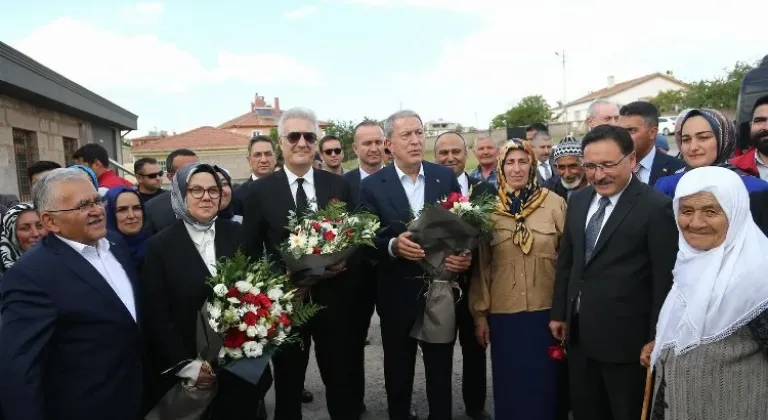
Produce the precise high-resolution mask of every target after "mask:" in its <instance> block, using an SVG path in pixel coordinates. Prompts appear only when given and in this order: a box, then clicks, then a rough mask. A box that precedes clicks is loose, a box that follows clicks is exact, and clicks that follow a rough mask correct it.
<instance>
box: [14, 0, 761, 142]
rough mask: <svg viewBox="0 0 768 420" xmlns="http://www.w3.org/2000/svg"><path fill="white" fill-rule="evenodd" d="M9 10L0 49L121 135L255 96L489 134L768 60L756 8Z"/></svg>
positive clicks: (429, 1) (428, 0) (34, 2)
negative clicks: (61, 85)
mask: <svg viewBox="0 0 768 420" xmlns="http://www.w3.org/2000/svg"><path fill="white" fill-rule="evenodd" d="M10 1H12V0H0V3H3V2H10ZM13 4H14V7H12V8H3V11H2V13H0V40H2V41H3V42H5V43H7V44H10V45H11V46H13V47H14V48H16V49H18V50H20V51H21V52H23V53H25V54H27V55H29V56H30V57H32V58H33V59H35V60H37V61H39V62H40V63H42V64H44V65H46V66H48V67H50V68H51V69H53V70H54V71H56V72H58V73H59V74H61V75H63V76H65V77H67V78H69V79H71V80H73V81H74V82H76V83H79V84H81V85H82V86H84V87H86V88H87V89H89V90H91V91H93V92H95V93H97V94H99V95H101V96H103V97H105V98H107V99H108V100H110V101H112V102H114V103H116V104H118V105H120V106H121V107H123V108H126V109H128V110H129V111H131V112H133V113H134V114H137V115H138V116H139V127H138V130H137V131H135V132H133V133H131V135H129V137H135V136H138V135H144V134H146V133H147V132H148V131H149V130H168V131H176V132H183V131H187V130H190V129H193V128H196V127H199V126H203V125H212V126H217V125H219V124H221V123H223V122H225V121H227V120H229V119H232V118H234V117H237V116H239V115H242V114H244V113H246V112H248V111H249V110H250V102H251V101H252V100H253V98H254V95H255V94H256V93H258V94H259V95H262V96H265V98H266V100H267V103H272V100H273V98H274V97H275V96H278V97H279V98H280V105H281V108H283V109H287V108H290V107H293V106H305V107H309V108H311V109H313V110H314V111H315V112H316V113H317V114H318V117H319V118H321V119H325V120H328V119H333V120H353V121H359V120H361V119H362V118H363V117H366V116H367V117H371V118H377V119H384V118H386V117H387V116H388V115H389V114H391V113H392V112H394V111H397V110H398V109H400V108H401V107H402V108H408V109H413V110H415V111H417V112H418V113H420V114H421V116H422V118H423V119H425V120H434V119H438V118H442V119H444V120H448V121H456V122H459V123H461V124H462V125H464V126H476V127H487V126H488V124H489V122H490V120H491V119H492V118H493V117H494V116H495V115H497V114H499V113H502V112H504V111H506V110H507V109H508V108H510V107H512V106H514V105H515V104H516V103H517V102H518V101H519V100H520V99H521V98H523V97H525V96H527V95H535V94H541V95H543V96H544V97H545V98H546V99H547V100H548V101H549V103H550V104H551V105H552V106H553V107H554V106H556V102H557V101H560V100H562V99H563V95H564V93H565V99H566V100H568V101H570V100H573V99H576V98H578V97H581V96H583V95H585V94H587V93H589V92H590V91H595V90H598V89H601V88H603V87H605V85H606V83H607V78H608V77H609V76H614V77H615V80H616V81H617V83H618V82H621V81H624V80H629V79H632V78H635V77H640V76H643V75H646V74H650V73H653V72H657V71H659V72H664V71H672V72H673V74H674V75H675V77H677V78H679V79H681V80H683V81H695V80H700V79H708V78H712V77H715V76H718V75H722V74H724V69H725V68H727V67H731V66H732V65H733V64H734V63H735V62H737V61H748V62H753V61H756V60H759V59H760V58H762V57H763V56H764V55H765V54H768V42H767V41H768V35H766V34H765V31H764V29H763V28H764V26H765V22H764V19H765V16H768V2H765V1H757V0H729V1H727V2H719V1H718V2H715V1H712V0H699V1H696V2H693V1H690V0H684V1H673V2H669V1H663V0H642V1H636V2H619V1H607V0H529V1H524V2H521V1H520V0H515V1H512V0H503V1H502V0H302V1H299V0H280V1H266V0H249V1H248V0H219V1H216V2H211V1H201V0H184V1H182V0H166V1H143V2H136V1H116V0H100V1H86V0H69V1H61V0H26V1H24V2H20V1H19V2H13ZM749 16H757V17H758V21H759V22H756V23H749V21H748V19H749ZM562 51H565V56H566V64H565V72H564V70H563V63H562V59H561V56H559V55H556V54H555V52H562ZM564 73H565V82H566V83H565V85H566V89H565V92H564V89H563V79H564V77H563V74H564Z"/></svg>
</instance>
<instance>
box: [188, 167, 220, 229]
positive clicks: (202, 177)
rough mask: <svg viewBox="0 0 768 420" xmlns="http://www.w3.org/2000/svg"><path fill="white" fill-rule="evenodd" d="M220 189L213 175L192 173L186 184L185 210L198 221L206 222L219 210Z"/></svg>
mask: <svg viewBox="0 0 768 420" xmlns="http://www.w3.org/2000/svg"><path fill="white" fill-rule="evenodd" d="M220 199H221V190H219V187H218V186H217V185H216V180H215V179H214V178H213V175H211V174H209V173H207V172H200V173H196V174H194V175H192V178H190V179H189V183H188V185H187V198H186V202H187V211H189V214H190V215H191V216H192V217H193V218H195V220H197V221H198V222H201V223H206V222H209V221H210V220H211V219H213V218H214V217H215V216H216V214H218V212H219V202H220Z"/></svg>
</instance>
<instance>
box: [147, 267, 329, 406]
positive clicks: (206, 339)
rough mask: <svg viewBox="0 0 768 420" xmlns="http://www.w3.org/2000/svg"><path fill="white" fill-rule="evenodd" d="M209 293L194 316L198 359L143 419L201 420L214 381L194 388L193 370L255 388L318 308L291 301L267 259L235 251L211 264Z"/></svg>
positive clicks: (289, 290) (285, 281) (290, 293)
mask: <svg viewBox="0 0 768 420" xmlns="http://www.w3.org/2000/svg"><path fill="white" fill-rule="evenodd" d="M208 284H209V285H210V286H211V287H212V288H213V294H212V296H211V297H210V298H209V299H208V301H207V302H206V303H205V304H204V305H203V307H202V308H201V310H200V312H199V313H198V325H197V350H198V359H196V360H186V361H183V362H181V363H180V364H179V365H178V366H182V365H185V366H184V367H183V368H182V369H181V370H180V371H179V373H177V376H180V377H182V378H186V379H187V380H186V381H185V382H181V383H179V384H177V385H176V386H175V387H173V388H171V390H170V391H168V393H167V394H166V395H165V396H164V397H163V399H162V400H161V401H160V402H159V403H158V405H157V406H156V407H155V408H154V409H153V410H152V411H151V412H150V413H149V415H147V417H146V419H147V420H166V419H167V420H171V419H184V420H194V419H201V418H203V415H204V413H205V410H206V409H207V407H208V405H209V404H210V403H211V402H212V401H213V398H214V397H215V396H216V392H217V390H216V382H214V386H213V387H211V388H206V389H199V388H196V387H195V385H194V384H195V383H196V381H197V377H198V372H199V371H200V369H201V367H202V369H203V370H206V371H208V372H213V367H212V366H216V367H217V368H218V369H219V370H225V371H228V372H230V373H232V374H234V375H236V376H238V377H240V378H242V379H243V380H245V381H247V382H250V383H251V384H253V385H254V386H255V385H257V384H258V383H259V379H260V378H261V375H262V374H263V373H264V371H265V370H266V369H267V366H268V365H269V361H270V359H271V357H272V355H273V354H274V352H275V351H276V350H277V349H278V348H279V347H280V346H281V345H282V344H285V343H289V342H291V341H295V340H298V337H296V336H295V335H294V334H293V333H292V329H293V328H294V327H298V326H301V325H303V324H305V323H306V322H308V321H309V320H310V319H311V318H312V317H313V316H315V315H316V314H317V313H318V311H320V310H321V309H322V308H321V307H320V306H317V305H315V304H313V303H309V302H298V301H295V300H294V294H295V292H296V289H295V288H293V286H292V285H291V284H290V282H289V281H288V279H287V277H286V276H285V275H282V274H276V272H275V271H274V270H273V268H272V266H271V264H270V262H269V261H268V260H266V259H263V260H260V261H257V262H255V263H251V261H250V260H249V259H248V258H247V257H245V256H244V255H243V254H242V253H240V252H238V253H237V254H236V255H235V256H234V257H233V258H231V259H222V260H221V261H219V262H218V263H217V264H216V275H215V276H213V277H211V278H209V279H208Z"/></svg>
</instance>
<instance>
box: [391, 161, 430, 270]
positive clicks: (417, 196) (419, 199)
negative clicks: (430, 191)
mask: <svg viewBox="0 0 768 420" xmlns="http://www.w3.org/2000/svg"><path fill="white" fill-rule="evenodd" d="M394 166H395V171H396V172H397V178H398V179H400V185H402V186H403V190H405V196H406V197H408V205H409V206H410V207H411V212H412V213H413V215H414V217H418V216H419V213H421V209H422V208H423V207H424V165H423V164H422V165H421V167H419V174H418V175H417V176H416V181H414V180H413V179H411V177H410V176H408V175H406V173H405V172H403V171H401V170H400V168H399V167H398V166H397V163H395V164H394ZM394 242H395V238H392V239H390V240H389V248H388V249H389V255H390V256H392V257H394V256H395V254H394V252H392V244H393V243H394Z"/></svg>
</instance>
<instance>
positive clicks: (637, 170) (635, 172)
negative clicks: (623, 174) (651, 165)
mask: <svg viewBox="0 0 768 420" xmlns="http://www.w3.org/2000/svg"><path fill="white" fill-rule="evenodd" d="M641 169H643V165H641V164H639V163H638V164H637V165H635V167H634V168H632V173H633V174H635V176H636V177H637V179H640V170H641Z"/></svg>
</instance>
